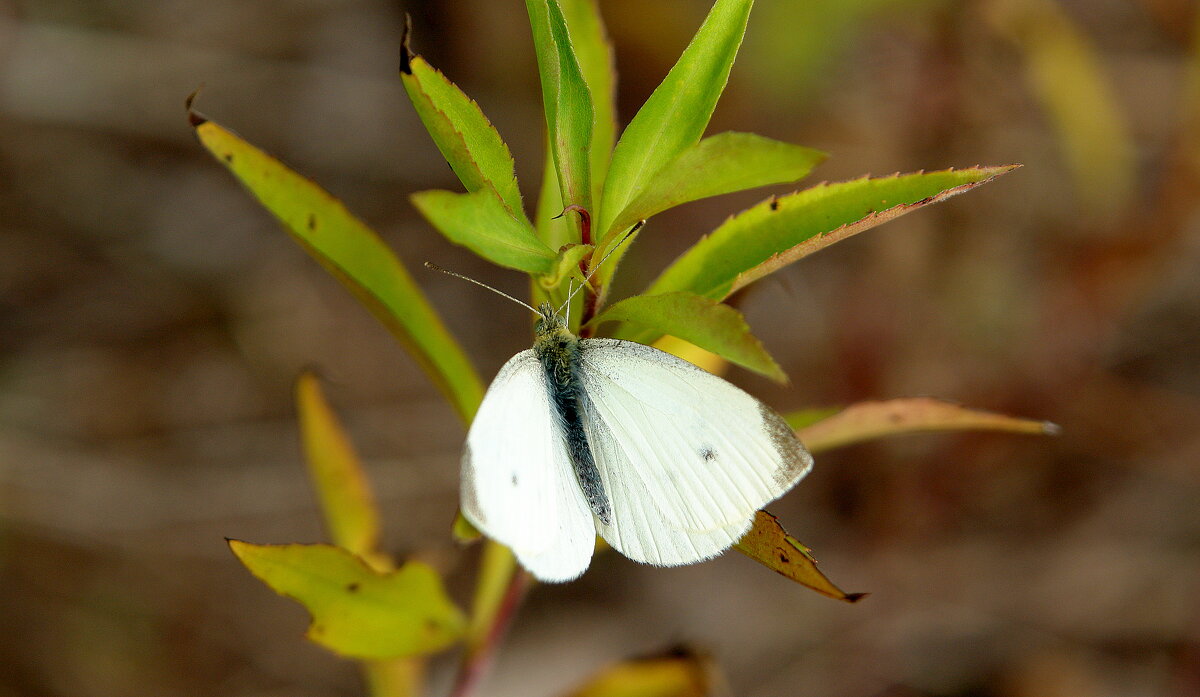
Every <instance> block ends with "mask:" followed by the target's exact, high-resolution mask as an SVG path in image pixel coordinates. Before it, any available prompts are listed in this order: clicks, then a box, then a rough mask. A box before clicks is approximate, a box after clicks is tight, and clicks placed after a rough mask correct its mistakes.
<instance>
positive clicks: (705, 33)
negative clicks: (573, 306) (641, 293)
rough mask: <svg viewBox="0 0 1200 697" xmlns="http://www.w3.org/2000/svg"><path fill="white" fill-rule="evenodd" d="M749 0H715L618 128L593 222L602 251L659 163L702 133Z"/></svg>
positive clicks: (737, 40) (729, 64)
mask: <svg viewBox="0 0 1200 697" xmlns="http://www.w3.org/2000/svg"><path fill="white" fill-rule="evenodd" d="M753 4H754V3H753V0H717V2H716V3H715V4H714V5H713V7H712V10H710V11H709V13H708V17H707V18H706V19H705V20H704V24H703V25H702V26H701V27H700V30H699V31H698V32H696V36H695V37H693V38H692V41H691V43H689V44H688V47H687V48H686V49H684V51H683V55H681V56H680V57H679V61H678V62H676V63H675V66H674V67H672V68H671V71H670V72H669V73H667V77H666V78H664V79H663V81H662V83H661V84H660V85H659V86H658V87H657V88H656V89H655V90H654V93H653V94H651V95H650V98H649V99H647V100H646V103H645V104H643V105H642V108H641V109H639V110H638V113H637V115H636V116H634V117H633V121H631V122H630V123H629V126H628V127H627V128H626V129H625V132H624V133H622V134H621V139H620V140H619V141H618V142H617V147H616V150H614V151H613V157H612V162H611V164H610V165H609V170H608V179H607V180H606V181H605V183H604V197H603V201H602V206H601V211H600V216H599V221H598V223H599V224H598V225H597V231H598V232H599V233H600V234H602V235H604V236H605V237H603V238H601V239H602V242H603V244H601V245H599V246H600V249H601V252H602V253H603V252H604V251H607V250H605V246H607V245H608V244H609V243H610V242H611V241H612V238H613V237H615V234H616V233H617V232H619V230H615V229H614V228H613V227H612V223H613V222H614V221H616V218H617V214H618V213H620V212H621V211H623V210H625V207H626V206H627V205H629V202H630V201H633V200H634V199H635V198H637V197H638V196H639V195H641V193H642V192H643V191H644V190H645V189H646V188H647V187H648V186H649V185H650V183H651V181H652V179H653V177H654V176H655V174H657V173H658V171H659V170H661V169H662V168H663V165H665V164H667V163H668V162H670V161H671V160H674V159H675V158H676V157H678V156H679V154H680V153H682V152H683V151H684V150H686V149H688V148H690V147H691V146H693V145H695V144H696V143H697V142H699V140H700V137H701V136H702V135H704V129H705V128H707V127H708V121H709V119H710V118H711V117H712V113H713V109H715V108H716V105H717V99H718V98H719V97H720V96H721V92H722V91H723V90H724V89H725V83H726V82H727V81H728V79H729V70H730V68H731V67H732V66H733V59H734V57H735V56H736V55H737V51H738V47H739V46H741V43H742V36H743V35H744V34H745V32H746V21H747V20H748V19H749V17H750V8H751V6H752V5H753ZM619 254H620V251H618V252H617V254H616V255H614V257H615V256H617V255H619ZM614 261H615V260H614ZM613 266H615V263H614V264H613ZM606 268H611V267H607V266H606Z"/></svg>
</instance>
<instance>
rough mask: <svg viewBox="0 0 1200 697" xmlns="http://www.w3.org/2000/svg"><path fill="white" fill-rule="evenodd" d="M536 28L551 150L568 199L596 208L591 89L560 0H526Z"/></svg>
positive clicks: (536, 50)
mask: <svg viewBox="0 0 1200 697" xmlns="http://www.w3.org/2000/svg"><path fill="white" fill-rule="evenodd" d="M525 7H526V10H527V11H528V13H529V23H530V27H531V28H532V30H533V41H534V49H535V53H536V55H537V63H538V71H539V73H540V75H541V79H542V102H543V106H544V110H545V113H546V127H547V129H548V132H549V134H550V140H549V142H550V152H551V153H552V154H553V156H554V167H555V171H556V172H557V173H558V181H559V191H560V195H561V196H562V200H563V201H564V202H566V203H567V204H568V205H577V206H582V207H583V208H585V209H587V210H589V211H590V210H591V208H592V183H591V181H592V179H591V172H592V164H591V144H592V131H593V127H594V122H595V110H594V107H593V104H592V94H591V91H590V89H589V87H588V84H587V81H586V80H585V79H584V76H583V70H582V69H581V68H580V65H579V59H578V57H577V56H576V55H575V47H574V45H573V44H572V42H571V36H570V31H569V30H568V29H567V20H566V18H565V17H564V16H563V12H562V8H561V7H559V4H558V0H525Z"/></svg>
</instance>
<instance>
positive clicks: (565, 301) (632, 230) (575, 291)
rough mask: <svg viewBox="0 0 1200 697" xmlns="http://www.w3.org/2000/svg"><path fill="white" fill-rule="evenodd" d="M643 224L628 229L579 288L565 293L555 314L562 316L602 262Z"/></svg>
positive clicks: (638, 223)
mask: <svg viewBox="0 0 1200 697" xmlns="http://www.w3.org/2000/svg"><path fill="white" fill-rule="evenodd" d="M645 224H646V221H645V220H639V221H637V224H635V225H634V226H633V227H631V228H629V230H628V231H627V232H626V233H625V236H624V237H622V238H621V239H620V240H618V241H617V243H616V244H614V245H613V246H612V249H610V250H608V251H607V252H606V253H605V254H604V257H603V258H601V259H600V263H599V264H596V265H595V266H593V267H592V270H591V272H590V273H588V275H587V276H586V277H585V278H584V279H583V283H580V284H579V287H578V288H576V289H575V290H572V291H569V292H568V293H567V299H566V300H564V301H563V304H562V306H561V307H559V308H558V312H556V313H555V314H562V311H563V308H565V307H567V306H568V305H569V304H570V303H571V298H574V297H575V294H576V293H578V292H579V291H581V290H583V289H584V288H586V287H587V284H588V281H590V280H592V276H595V275H596V272H597V271H599V270H600V267H601V266H603V265H604V262H606V261H608V258H609V257H611V256H612V255H613V252H615V251H617V249H618V248H619V247H620V246H621V245H623V244H625V240H627V239H629V237H630V236H631V235H633V233H635V232H637V231H638V230H640V229H642V226H643V225H645ZM571 280H574V279H571Z"/></svg>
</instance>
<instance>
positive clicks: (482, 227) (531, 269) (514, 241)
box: [412, 190, 554, 274]
mask: <svg viewBox="0 0 1200 697" xmlns="http://www.w3.org/2000/svg"><path fill="white" fill-rule="evenodd" d="M412 202H413V205H415V206H416V207H417V210H419V211H421V215H423V216H425V219H426V220H428V221H429V223H430V224H431V225H433V226H434V227H435V228H437V230H438V232H440V233H442V234H443V235H445V236H446V239H448V240H450V241H451V242H453V243H455V244H461V245H462V246H464V247H466V248H467V249H470V250H471V251H472V252H475V253H476V254H478V255H479V256H481V257H483V258H484V259H487V260H488V261H490V262H492V263H494V264H499V265H500V266H504V267H507V268H510V269H516V270H517V271H524V272H525V273H530V274H544V273H548V272H549V271H550V269H551V268H553V266H554V252H553V251H552V250H551V249H550V248H549V247H547V246H546V245H545V244H543V243H542V241H541V240H540V239H538V236H537V233H535V232H534V230H533V226H532V225H530V224H529V223H528V222H527V221H526V220H525V219H524V218H518V217H516V216H514V215H513V214H512V212H511V211H509V210H508V209H507V208H505V207H504V203H503V202H502V201H501V200H500V199H498V198H496V195H495V194H494V193H493V192H491V191H476V192H474V193H468V194H459V193H455V192H453V191H437V190H435V191H419V192H417V193H415V194H413V195H412Z"/></svg>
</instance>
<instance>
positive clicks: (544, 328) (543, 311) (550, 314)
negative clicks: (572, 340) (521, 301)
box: [533, 303, 569, 336]
mask: <svg viewBox="0 0 1200 697" xmlns="http://www.w3.org/2000/svg"><path fill="white" fill-rule="evenodd" d="M533 330H534V333H535V334H537V335H538V336H547V335H551V334H558V333H559V332H565V333H569V332H567V321H566V320H565V319H563V317H562V315H560V314H559V313H558V312H557V311H556V310H555V309H554V306H553V305H551V304H550V303H542V304H541V305H538V320H537V323H536V324H535V325H534V328H533Z"/></svg>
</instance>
